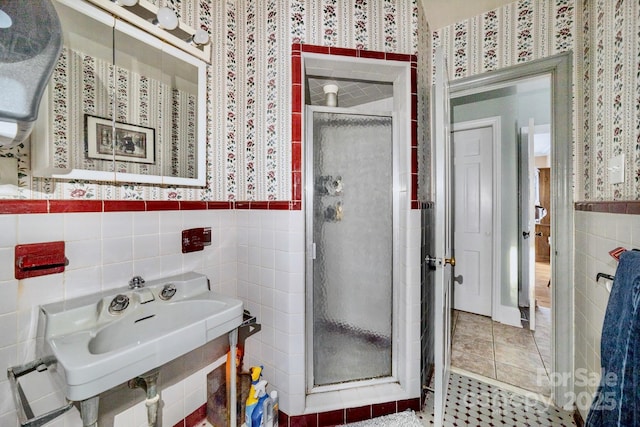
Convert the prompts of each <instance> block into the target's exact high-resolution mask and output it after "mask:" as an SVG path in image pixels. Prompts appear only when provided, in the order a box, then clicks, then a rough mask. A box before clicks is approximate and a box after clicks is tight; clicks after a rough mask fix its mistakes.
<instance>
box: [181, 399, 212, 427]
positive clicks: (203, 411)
mask: <svg viewBox="0 0 640 427" xmlns="http://www.w3.org/2000/svg"><path fill="white" fill-rule="evenodd" d="M206 418H207V404H206V403H205V404H203V405H202V406H200V407H199V408H198V409H196V410H195V411H193V412H192V413H190V414H189V415H187V418H185V419H184V426H185V427H194V426H196V425H198V424H199V423H201V422H202V421H204V420H205V419H206Z"/></svg>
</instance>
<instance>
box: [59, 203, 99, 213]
mask: <svg viewBox="0 0 640 427" xmlns="http://www.w3.org/2000/svg"><path fill="white" fill-rule="evenodd" d="M70 212H102V200H49V213H70Z"/></svg>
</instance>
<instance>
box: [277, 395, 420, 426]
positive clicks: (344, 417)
mask: <svg viewBox="0 0 640 427" xmlns="http://www.w3.org/2000/svg"><path fill="white" fill-rule="evenodd" d="M407 409H412V410H414V411H420V398H419V397H416V398H413V399H406V400H398V401H395V400H392V401H390V402H384V403H375V404H373V405H364V406H359V407H357V408H345V409H337V410H334V411H327V412H320V413H314V414H304V415H294V416H289V415H287V414H286V413H284V412H282V411H280V412H279V420H280V426H282V427H298V426H300V427H302V426H317V427H326V426H333V425H341V424H344V423H350V422H355V421H364V420H370V419H371V418H375V417H381V416H383V415H389V414H394V413H397V412H402V411H406V410H407Z"/></svg>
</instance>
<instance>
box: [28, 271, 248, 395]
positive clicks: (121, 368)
mask: <svg viewBox="0 0 640 427" xmlns="http://www.w3.org/2000/svg"><path fill="white" fill-rule="evenodd" d="M174 291H175V292H174ZM116 298H117V299H116ZM110 308H111V309H110ZM242 321H243V307H242V301H240V300H237V299H234V298H230V297H227V296H225V295H221V294H218V293H215V292H212V291H210V290H209V284H208V280H207V277H206V276H204V275H202V274H197V273H185V274H181V275H177V276H173V277H167V278H163V279H158V280H153V281H149V282H147V283H146V284H145V285H144V287H141V288H137V289H130V288H121V289H114V290H110V291H107V292H103V293H99V294H93V295H89V296H84V297H81V298H76V299H72V300H67V301H63V302H59V303H52V304H47V305H43V306H41V308H40V328H41V330H40V333H39V336H40V337H42V338H43V340H42V345H40V346H39V347H40V348H39V353H40V354H39V357H45V356H51V355H52V356H54V357H55V358H56V359H57V364H58V367H57V371H58V372H59V373H60V374H61V375H62V380H63V384H64V387H65V395H66V397H67V398H68V399H69V400H72V401H82V400H85V399H88V398H91V397H94V396H97V395H98V394H100V393H102V392H104V391H106V390H109V389H111V388H113V387H115V386H117V385H119V384H122V383H124V382H127V381H129V380H130V379H132V378H135V377H137V376H139V375H142V374H143V373H145V372H148V371H150V370H151V369H154V368H157V367H159V366H161V365H163V364H165V363H167V362H170V361H171V360H173V359H175V358H177V357H179V356H182V355H184V354H186V353H188V352H190V351H192V350H194V349H196V348H198V347H200V346H202V345H204V344H206V343H207V342H209V341H212V340H214V339H215V338H218V337H220V336H222V335H223V334H226V333H230V332H231V334H230V340H231V345H232V346H235V344H236V342H235V339H234V337H237V328H238V326H240V324H241V323H242ZM234 332H235V334H234ZM234 367H235V366H234ZM234 367H232V368H234ZM234 370H235V369H234ZM232 378H233V377H232ZM232 396H233V394H232ZM234 406H235V405H234Z"/></svg>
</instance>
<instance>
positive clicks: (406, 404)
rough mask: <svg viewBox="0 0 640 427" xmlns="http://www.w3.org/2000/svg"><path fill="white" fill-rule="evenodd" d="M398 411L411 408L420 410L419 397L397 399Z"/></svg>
mask: <svg viewBox="0 0 640 427" xmlns="http://www.w3.org/2000/svg"><path fill="white" fill-rule="evenodd" d="M397 403H398V412H404V411H406V410H407V409H412V410H414V411H420V398H419V397H416V398H413V399H405V400H398V402H397Z"/></svg>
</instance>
